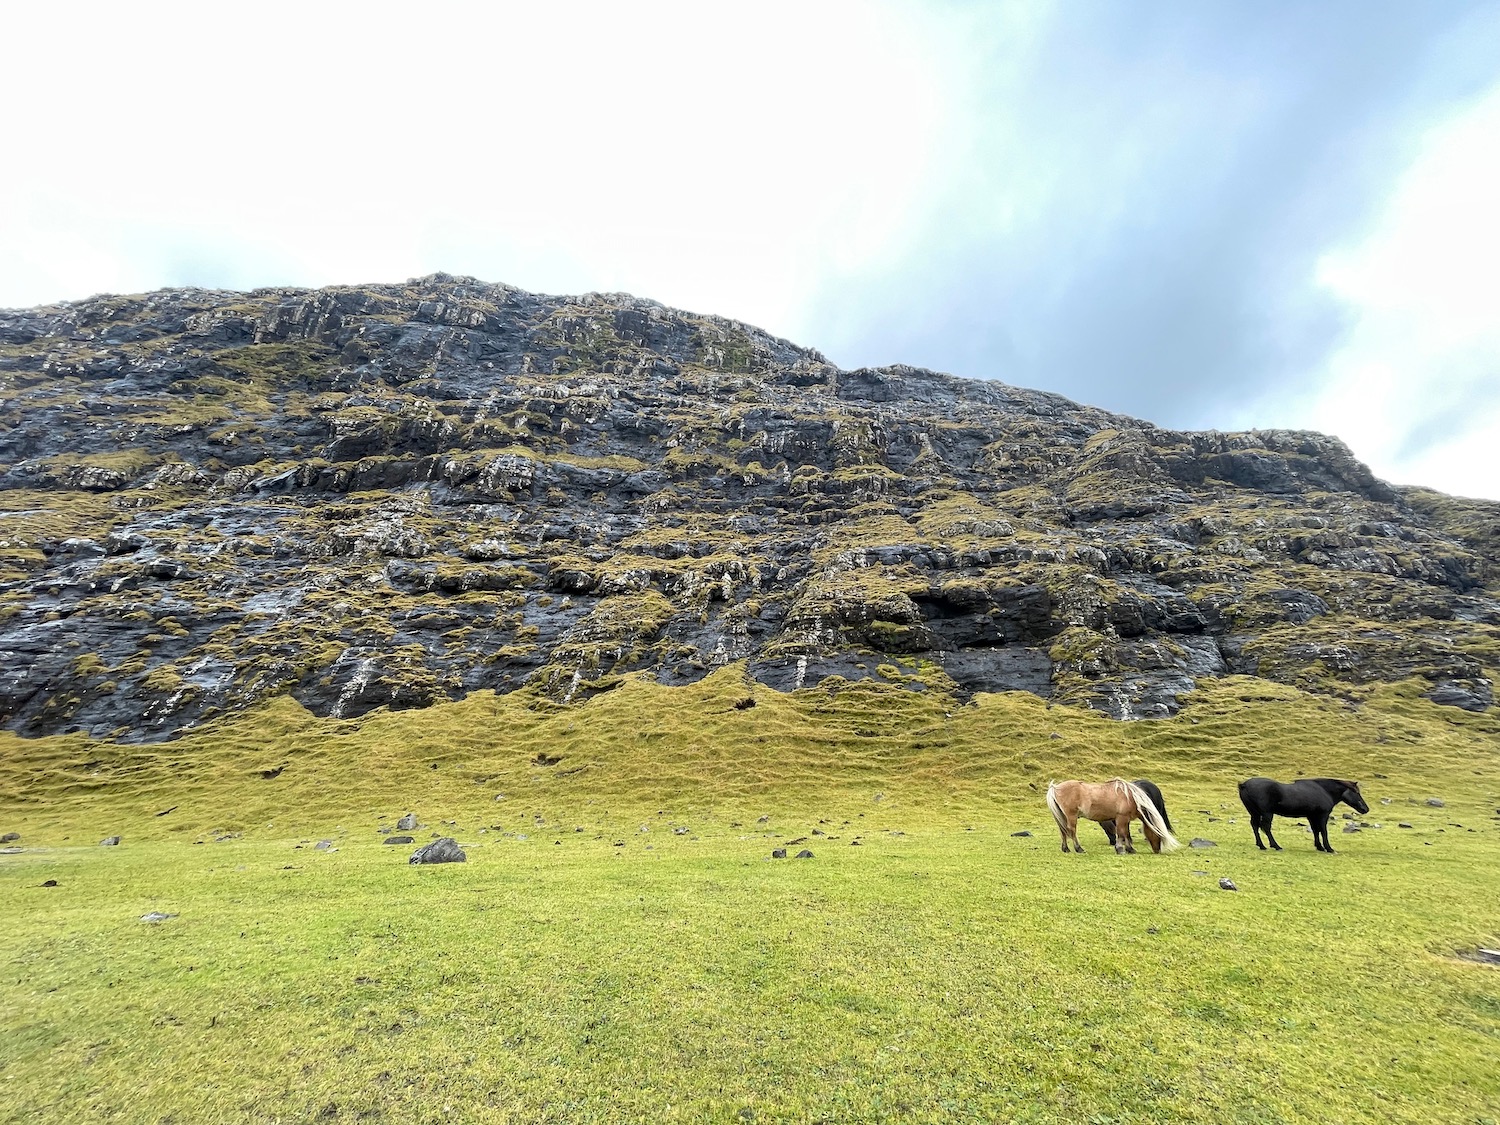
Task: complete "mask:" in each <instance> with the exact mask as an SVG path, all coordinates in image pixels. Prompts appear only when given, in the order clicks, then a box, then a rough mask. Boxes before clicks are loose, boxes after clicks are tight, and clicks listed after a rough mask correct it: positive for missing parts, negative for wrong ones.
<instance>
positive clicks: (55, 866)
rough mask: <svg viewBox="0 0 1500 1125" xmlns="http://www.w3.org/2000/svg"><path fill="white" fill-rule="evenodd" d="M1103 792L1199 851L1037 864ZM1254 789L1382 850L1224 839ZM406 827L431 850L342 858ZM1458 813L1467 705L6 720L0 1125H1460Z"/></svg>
mask: <svg viewBox="0 0 1500 1125" xmlns="http://www.w3.org/2000/svg"><path fill="white" fill-rule="evenodd" d="M750 694H753V695H754V697H755V699H756V700H757V706H755V707H753V708H748V709H745V710H736V709H735V708H734V706H733V704H734V703H735V702H736V701H737V700H741V699H743V698H745V697H747V696H748V695H750ZM528 704H529V706H528ZM1053 735H1056V737H1052V736H1053ZM539 754H540V755H543V756H544V757H543V758H542V760H541V761H542V762H550V763H551V764H541V762H539V760H538V755H539ZM278 769H279V770H280V772H277V773H275V776H274V777H265V776H263V773H269V772H274V771H276V770H278ZM1115 773H1124V774H1126V775H1127V776H1150V777H1153V778H1155V779H1156V780H1157V781H1158V782H1159V783H1160V784H1161V785H1162V788H1163V789H1164V791H1165V792H1166V796H1167V801H1168V806H1169V809H1170V812H1171V814H1172V817H1173V822H1174V824H1175V825H1176V827H1177V829H1178V834H1179V835H1180V836H1181V837H1182V838H1183V839H1184V841H1186V840H1187V839H1190V838H1192V837H1194V836H1199V837H1205V838H1208V839H1212V840H1215V841H1217V845H1218V846H1217V847H1214V848H1211V849H1201V850H1200V849H1189V848H1186V847H1184V848H1183V849H1181V850H1180V851H1178V852H1175V853H1172V854H1168V855H1161V856H1153V855H1151V854H1149V852H1142V853H1141V854H1138V855H1135V856H1126V857H1118V856H1116V855H1115V854H1114V853H1113V852H1112V851H1110V850H1109V849H1108V848H1107V846H1105V841H1104V836H1103V834H1102V833H1101V832H1099V831H1098V830H1097V829H1096V828H1094V827H1093V826H1087V828H1086V829H1085V830H1084V831H1085V832H1086V833H1087V834H1086V835H1084V837H1083V838H1084V841H1085V843H1086V844H1089V845H1091V846H1090V849H1089V852H1088V854H1086V855H1083V856H1072V855H1069V856H1064V855H1063V854H1061V852H1060V851H1059V849H1058V838H1057V833H1056V830H1055V829H1054V828H1053V827H1052V824H1051V821H1050V818H1049V817H1048V815H1047V813H1046V810H1045V808H1044V807H1043V804H1042V799H1041V790H1043V789H1045V786H1046V782H1047V780H1048V778H1051V777H1058V778H1061V777H1068V776H1083V777H1094V778H1102V777H1105V776H1109V775H1112V774H1115ZM1252 773H1268V774H1271V775H1273V776H1283V777H1290V776H1293V775H1307V774H1333V775H1341V776H1351V777H1355V778H1357V779H1359V780H1361V781H1362V782H1363V783H1364V788H1365V791H1366V794H1367V797H1368V798H1369V800H1370V804H1371V811H1370V813H1369V815H1368V816H1366V817H1363V818H1361V819H1363V820H1365V821H1367V822H1370V823H1371V824H1375V823H1378V824H1380V825H1382V827H1380V828H1373V827H1370V828H1366V829H1364V830H1362V831H1360V832H1358V833H1347V834H1346V833H1343V832H1341V831H1339V829H1338V827H1337V826H1336V827H1335V828H1334V831H1333V842H1334V846H1335V847H1336V848H1339V849H1340V851H1339V854H1337V855H1333V856H1325V855H1321V854H1318V853H1316V852H1314V850H1313V848H1312V842H1311V837H1310V835H1308V834H1307V833H1306V832H1305V831H1303V830H1301V829H1297V828H1294V827H1292V825H1291V824H1288V823H1285V822H1279V823H1281V824H1282V825H1283V827H1282V829H1281V831H1280V832H1279V838H1280V840H1281V842H1282V844H1283V845H1284V846H1285V848H1286V850H1285V851H1284V852H1282V853H1280V854H1276V853H1260V852H1257V851H1256V850H1255V847H1254V844H1253V841H1252V839H1251V835H1250V829H1249V826H1248V824H1247V822H1246V818H1245V816H1244V813H1243V810H1242V809H1240V808H1239V807H1238V804H1237V801H1236V798H1235V791H1234V784H1235V782H1236V781H1237V780H1238V779H1239V778H1241V777H1245V776H1249V775H1250V774H1252ZM1377 774H1384V775H1385V776H1384V777H1377V776H1376V775H1377ZM497 795H499V799H496V798H497ZM1429 797H1437V798H1441V799H1442V800H1443V801H1444V802H1445V805H1444V807H1442V808H1435V807H1430V806H1428V805H1427V804H1426V801H1427V799H1428V798H1429ZM1382 799H1384V800H1388V801H1389V802H1390V804H1383V803H1382ZM167 809H171V810H172V811H170V812H167V813H165V815H161V816H158V815H156V814H157V813H161V812H164V810H167ZM408 809H412V810H415V811H416V812H417V813H418V815H419V817H420V818H421V820H422V821H423V823H424V828H422V829H421V830H419V831H417V832H415V833H413V835H415V836H416V837H417V842H418V843H421V842H424V841H425V840H427V839H428V838H430V836H431V835H432V834H433V833H434V832H436V833H439V834H442V835H452V836H455V837H456V838H457V839H458V840H459V841H460V842H461V843H462V844H463V845H464V846H465V848H466V849H467V850H468V854H469V860H468V862H467V863H465V864H463V865H449V866H442V867H428V868H422V867H410V866H408V865H407V863H406V857H407V855H408V854H409V853H410V851H411V850H412V847H410V846H405V847H403V846H386V845H383V844H382V843H381V840H382V839H383V837H382V836H381V835H379V834H378V832H377V828H378V827H380V826H382V825H384V826H390V825H391V824H393V823H394V821H395V819H396V818H397V817H398V816H399V815H400V814H401V813H403V812H405V811H407V810H408ZM1497 809H1500V722H1497V721H1496V720H1495V719H1494V718H1490V717H1486V716H1474V715H1468V714H1465V713H1462V712H1457V711H1454V710H1453V709H1451V708H1437V707H1434V706H1432V705H1430V704H1428V703H1426V702H1425V701H1423V700H1421V699H1419V698H1418V697H1417V692H1416V688H1415V687H1408V686H1398V687H1395V688H1385V689H1381V690H1379V691H1377V692H1375V693H1374V694H1372V696H1371V697H1370V698H1369V699H1367V700H1365V701H1364V702H1363V703H1362V704H1360V705H1359V706H1357V707H1356V706H1350V705H1347V704H1345V703H1342V702H1339V701H1335V700H1329V699H1321V698H1314V697H1311V696H1304V695H1300V694H1298V693H1296V692H1294V691H1292V690H1290V689H1286V688H1280V687H1276V686H1274V685H1267V684H1264V683H1262V682H1260V681H1252V680H1230V681H1223V682H1221V683H1218V684H1215V685H1213V687H1212V688H1210V689H1208V690H1206V691H1204V692H1203V693H1201V694H1200V695H1199V696H1198V697H1196V698H1195V699H1194V700H1193V701H1192V703H1191V705H1190V706H1189V707H1187V708H1186V709H1185V710H1184V712H1183V713H1182V715H1180V716H1179V717H1177V718H1176V719H1173V720H1170V721H1164V722H1153V723H1132V724H1118V723H1111V722H1109V721H1107V720H1103V719H1100V718H1098V717H1096V716H1094V715H1091V714H1087V713H1084V712H1079V711H1075V710H1072V709H1069V708H1061V707H1053V708H1048V707H1046V705H1045V704H1044V703H1042V702H1041V701H1038V700H1035V699H1033V698H1031V697H1027V696H996V697H983V698H982V699H981V700H980V702H979V703H978V704H977V705H973V706H969V707H962V708H959V707H954V706H952V705H945V703H944V701H942V700H940V699H937V698H935V697H929V696H925V695H919V694H914V693H900V694H896V693H892V692H889V691H885V692H881V691H876V690H870V689H852V688H851V689H846V690H844V691H841V692H838V693H836V694H830V693H828V692H826V691H809V692H800V693H796V694H794V695H790V696H780V695H777V694H775V693H773V692H769V691H766V690H765V689H759V688H758V689H754V690H753V692H752V691H751V690H750V689H748V688H747V686H746V684H745V683H744V681H743V679H742V677H741V676H740V674H739V671H738V670H737V669H729V670H726V671H725V672H723V673H719V674H717V675H715V676H713V677H710V679H709V680H708V681H705V682H704V683H703V684H701V685H698V686H696V687H694V688H688V689H676V690H673V691H669V690H667V689H662V688H658V687H655V686H653V685H649V684H645V683H635V682H631V683H627V684H625V685H623V686H621V687H620V688H618V689H617V690H616V691H614V692H611V693H609V694H607V695H604V696H601V697H599V698H597V699H595V700H594V701H592V702H591V703H589V704H587V705H585V706H582V707H576V708H571V709H561V708H556V707H553V706H550V705H547V704H544V703H542V702H541V701H538V700H527V699H526V698H524V697H519V696H508V697H503V698H494V697H489V696H481V697H472V698H471V699H470V700H468V701H466V702H464V703H459V704H452V705H447V706H443V707H438V708H433V709H429V710H427V711H422V712H407V713H402V714H376V715H370V716H366V717H364V718H363V719H361V720H358V721H354V722H338V721H333V720H318V719H315V718H313V717H311V716H309V715H307V714H305V713H304V712H301V711H300V710H299V709H297V708H296V707H295V705H293V704H291V703H289V702H285V701H283V702H281V703H279V704H277V705H276V706H274V707H271V708H268V709H266V710H264V711H262V712H260V713H258V714H256V715H253V716H245V717H243V718H241V719H240V720H238V721H235V722H230V723H225V724H222V725H220V726H218V727H216V728H214V729H210V730H205V731H202V732H200V733H198V734H195V735H193V736H190V737H188V738H185V739H182V740H180V741H177V742H173V743H164V744H159V745H155V746H145V747H142V746H134V747H124V746H116V745H113V744H107V743H97V742H91V741H89V740H87V739H83V738H77V737H68V738H58V739H48V740H38V741H31V742H27V741H22V740H19V739H15V738H10V737H5V738H3V739H0V831H18V832H20V833H21V836H22V838H21V840H20V841H19V846H20V847H22V848H23V849H24V850H23V851H21V852H20V853H18V854H13V855H6V856H0V892H3V896H4V902H5V903H6V905H7V909H6V910H4V911H3V912H0V1028H3V1031H0V1121H6V1122H9V1121H16V1122H20V1121H131V1122H134V1121H169V1120H170V1121H174V1122H178V1123H184V1122H213V1121H266V1122H271V1121H280V1122H301V1121H308V1122H313V1121H359V1120H366V1121H381V1120H389V1121H403V1122H405V1121H413V1122H416V1121H495V1122H503V1121H515V1122H535V1121H557V1122H574V1121H643V1122H649V1121H663V1120H681V1121H725V1122H743V1121H759V1122H767V1121H830V1122H854V1121H966V1120H970V1121H1027V1122H1050V1121H1064V1120H1066V1121H1091V1122H1163V1121H1202V1122H1226V1121H1245V1122H1277V1121H1316V1122H1351V1123H1353V1122H1364V1121H1381V1122H1449V1121H1451V1122H1468V1123H1478V1122H1484V1121H1490V1120H1494V1119H1500V1077H1497V1071H1500V1067H1497V1065H1496V1060H1497V1059H1500V970H1497V969H1494V968H1490V967H1487V966H1483V965H1479V964H1475V963H1472V962H1468V961H1465V960H1463V959H1461V958H1459V957H1456V956H1454V954H1455V953H1456V952H1457V951H1459V950H1463V949H1469V948H1472V947H1474V946H1476V945H1486V946H1496V945H1500V893H1497V887H1500V879H1497V878H1496V875H1495V871H1496V864H1497V862H1500V819H1497V818H1496V812H1497ZM1341 811H1342V810H1341ZM762 817H765V818H767V819H765V820H762V819H761V818H762ZM1231 820H1233V821H1234V823H1231ZM449 821H451V822H453V823H447V822H449ZM1401 821H1405V822H1407V823H1409V824H1411V825H1412V826H1413V827H1411V828H1409V829H1408V828H1398V827H1397V824H1398V823H1399V822H1401ZM1338 823H1342V822H1336V824H1338ZM678 830H682V831H678ZM1025 830H1030V831H1031V832H1033V833H1034V835H1032V836H1029V837H1027V836H1014V835H1012V833H1015V832H1020V831H1025ZM114 833H120V834H121V835H122V836H123V837H124V842H123V843H122V844H121V845H120V846H119V847H115V848H101V847H99V846H97V841H98V840H99V839H100V838H101V837H103V836H105V835H110V834H114ZM815 833H821V835H818V834H815ZM801 837H806V840H805V841H804V842H801V843H795V844H792V845H791V846H790V851H791V853H792V854H795V853H796V852H797V851H798V850H800V849H801V848H804V847H806V848H809V849H811V850H812V851H813V853H814V857H813V858H812V859H805V860H797V859H785V860H773V859H771V858H770V853H771V850H772V848H774V847H779V846H783V845H786V844H787V843H788V842H789V841H793V840H797V839H798V838H801ZM319 839H329V840H332V841H333V842H334V844H335V850H332V851H328V852H321V851H316V850H314V848H313V844H314V843H315V842H316V841H318V840H319ZM855 839H858V840H859V846H851V845H852V844H853V841H854V840H855ZM1221 876H1227V877H1229V878H1232V879H1233V880H1234V881H1235V883H1237V884H1238V886H1239V887H1240V890H1239V892H1238V893H1230V892H1226V891H1222V890H1220V889H1219V886H1218V880H1219V878H1220V877H1221ZM47 880H55V881H56V883H57V885H56V886H54V887H43V886H41V884H42V883H43V882H45V881H47ZM151 911H158V912H162V913H167V914H171V915H174V917H171V918H169V919H167V920H166V921H163V922H159V923H148V922H143V921H141V920H140V919H141V916H142V915H143V914H146V913H148V912H151Z"/></svg>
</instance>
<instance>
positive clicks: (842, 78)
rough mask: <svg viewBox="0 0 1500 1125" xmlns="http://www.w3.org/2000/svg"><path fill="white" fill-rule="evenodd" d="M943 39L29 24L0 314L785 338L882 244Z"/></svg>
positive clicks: (530, 7)
mask: <svg viewBox="0 0 1500 1125" xmlns="http://www.w3.org/2000/svg"><path fill="white" fill-rule="evenodd" d="M953 34H955V32H954V31H953V29H951V28H949V27H948V25H945V24H943V23H942V22H941V21H935V20H933V19H930V18H928V17H927V16H925V15H924V14H923V13H921V12H920V11H917V10H913V9H909V8H907V7H905V6H902V5H897V4H894V3H892V4H866V3H859V2H857V0H827V2H821V3H806V2H803V3H793V2H790V0H768V2H765V3H760V4H757V5H754V6H738V5H736V6H731V5H713V4H702V3H680V2H679V3H672V2H663V0H658V2H655V3H641V4H619V3H611V2H586V3H558V4H551V5H548V4H519V3H496V4H472V5H471V4H456V3H435V4H429V5H427V6H426V7H424V8H423V10H422V11H421V13H420V14H418V13H416V12H415V10H414V9H412V8H411V7H410V6H409V5H400V6H397V5H394V4H384V5H382V4H379V3H375V4H358V5H329V4H321V5H320V4H298V5H285V4H282V5H278V4H266V5H256V6H254V7H253V8H250V9H246V8H243V7H240V8H227V7H225V6H222V5H201V4H192V5H179V4H163V3H155V4H146V5H117V4H109V5H104V4H98V5H88V6H86V7H85V9H84V12H83V14H82V15H80V13H79V10H78V9H76V8H75V9H72V10H71V11H70V10H68V9H65V8H64V7H62V6H56V7H54V6H48V5H40V4H37V5H28V6H27V11H26V12H25V13H23V16H22V18H21V21H20V22H19V24H18V25H17V26H16V27H15V28H14V29H13V33H11V34H9V35H8V38H9V39H10V40H11V42H12V44H13V45H14V46H15V47H16V48H17V49H15V50H13V51H12V52H11V55H12V58H10V59H8V60H7V61H8V66H7V68H6V69H5V70H4V71H3V72H0V104H4V105H7V106H11V107H16V106H28V107H32V110H33V113H34V117H35V119H36V120H37V121H38V122H40V121H42V120H43V119H45V121H46V122H47V123H48V124H47V125H46V127H45V128H44V129H43V128H41V127H40V126H39V127H38V134H37V142H38V143H37V144H36V145H35V146H33V148H34V151H32V152H30V153H28V154H24V155H22V154H17V159H15V160H14V161H13V165H14V166H13V168H12V169H11V170H10V174H9V175H6V176H4V177H0V244H3V247H4V251H5V252H4V254H3V255H0V304H22V303H25V304H30V303H34V302H37V301H41V300H46V299H54V298H63V297H77V296H83V295H85V294H86V293H88V292H93V291H97V290H100V289H113V290H136V289H142V288H148V287H153V286H158V285H166V284H178V283H182V282H183V281H184V280H193V281H201V280H202V278H201V277H198V276H187V275H193V274H197V273H203V272H205V271H204V270H202V269H193V268H187V269H186V270H184V263H187V265H188V266H189V267H191V266H192V264H193V263H198V264H200V265H202V264H206V263H214V262H217V263H221V264H222V265H223V266H224V267H225V268H226V273H227V278H228V279H227V280H226V282H225V283H226V284H245V283H248V284H271V283H278V282H285V283H299V284H327V283H332V282H348V281H356V280H395V279H399V278H403V277H406V276H409V275H411V274H414V273H420V272H425V271H428V270H435V269H443V270H448V271H450V272H468V273H475V274H477V275H479V276H482V277H485V278H487V279H490V280H496V281H507V282H511V283H513V284H519V285H523V286H526V287H529V288H536V289H543V290H550V291H554V292H556V291H578V290H582V289H590V288H593V289H628V290H631V291H633V292H638V293H641V294H643V295H649V296H652V297H655V298H657V299H659V300H663V301H667V302H671V303H678V304H683V305H687V306H689V307H693V308H698V309H703V310H706V311H717V312H722V313H725V314H728V315H732V316H736V317H740V318H744V319H750V320H758V321H762V322H764V323H766V325H767V327H772V328H776V327H778V326H785V327H783V328H782V330H787V328H789V327H790V325H791V323H792V321H793V320H794V319H795V314H796V310H797V309H798V308H799V307H800V305H801V303H802V302H803V301H804V300H805V298H806V295H807V294H808V292H809V291H810V290H811V288H812V287H813V286H814V285H815V284H816V283H817V280H818V279H819V278H820V277H821V276H822V275H824V274H825V273H826V272H827V271H829V270H840V269H842V270H858V269H859V268H860V267H861V265H862V264H863V263H864V262H866V261H867V260H869V259H870V258H871V257H873V256H878V255H879V254H881V253H882V248H883V247H884V246H885V244H886V243H887V242H888V241H889V240H890V239H892V238H895V237H899V232H900V230H901V228H902V225H903V223H904V222H905V221H906V218H905V217H906V216H907V214H908V213H909V212H910V211H911V210H912V208H913V205H914V201H915V200H917V199H918V198H919V197H920V196H921V195H922V194H923V191H924V187H925V183H924V179H925V177H926V176H927V175H928V169H929V167H930V166H931V163H932V159H931V158H932V154H933V153H934V151H935V150H936V149H937V148H938V147H939V146H942V145H943V144H945V143H947V142H946V138H947V134H948V132H949V131H950V130H951V129H953V128H954V127H955V122H956V121H957V120H958V119H959V117H960V114H959V112H958V110H957V107H956V106H955V104H954V103H955V99H956V98H957V96H958V94H957V90H958V88H959V87H958V86H957V84H956V78H955V76H954V74H953V70H954V67H953V60H954V59H955V58H957V57H960V56H961V54H962V51H961V47H960V45H958V44H955V43H953V42H952V41H951V36H952V35H953ZM944 36H948V37H949V38H947V39H945V38H944ZM23 131H24V130H23Z"/></svg>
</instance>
